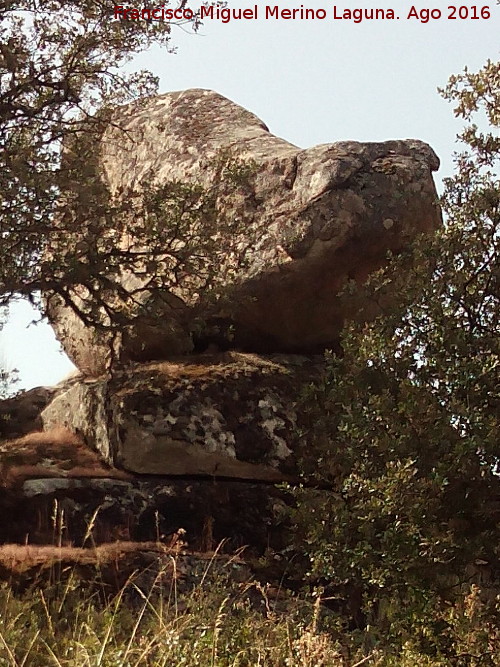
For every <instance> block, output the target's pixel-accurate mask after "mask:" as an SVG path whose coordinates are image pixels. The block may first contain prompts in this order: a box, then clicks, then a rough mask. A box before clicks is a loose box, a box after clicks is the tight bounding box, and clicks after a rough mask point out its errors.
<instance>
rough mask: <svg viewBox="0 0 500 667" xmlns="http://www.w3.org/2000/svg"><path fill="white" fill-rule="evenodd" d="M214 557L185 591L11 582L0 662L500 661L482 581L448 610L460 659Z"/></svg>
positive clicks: (320, 665) (2, 593)
mask: <svg viewBox="0 0 500 667" xmlns="http://www.w3.org/2000/svg"><path fill="white" fill-rule="evenodd" d="M212 565H213V563H211V562H209V564H208V565H206V566H205V567H206V571H205V572H204V574H203V576H202V577H201V580H199V581H198V583H197V584H196V585H195V586H194V587H192V588H191V590H187V589H184V590H183V591H181V590H180V589H178V585H177V583H176V580H175V579H174V580H172V578H171V577H170V579H169V582H168V584H166V585H165V583H164V580H163V578H162V572H159V573H158V574H157V576H156V577H155V578H154V581H153V583H152V584H151V585H150V586H149V588H148V590H145V589H144V586H143V585H142V584H140V583H138V582H140V581H142V580H141V579H140V573H137V576H136V575H133V576H132V577H130V578H129V580H128V581H127V583H126V584H125V585H124V586H123V587H122V588H121V589H120V590H119V591H118V592H117V593H115V594H113V595H111V596H110V595H109V594H108V592H107V591H104V590H101V589H100V588H99V582H93V585H91V586H89V585H88V583H89V582H85V583H84V582H82V581H81V580H80V579H79V578H78V577H77V576H76V572H75V571H71V570H70V571H69V572H68V571H63V572H61V571H59V572H58V578H56V577H53V578H51V581H50V583H49V584H47V585H45V587H43V588H41V587H40V586H39V582H38V584H37V585H36V586H35V585H33V586H32V587H31V588H28V589H27V590H25V591H24V592H22V593H20V592H19V591H17V592H13V589H12V588H11V587H10V586H9V585H8V584H7V583H4V584H3V585H2V586H1V587H0V667H48V666H50V665H54V666H56V667H140V666H148V667H167V666H168V667H174V666H179V667H205V666H206V667H253V666H255V667H259V666H262V667H264V666H265V667H328V666H331V667H360V666H361V665H370V666H375V667H414V666H415V665H419V666H420V665H421V666H422V667H446V666H447V665H457V666H462V665H464V666H465V665H470V666H471V667H472V666H476V665H477V666H479V665H500V654H499V652H498V648H497V647H498V646H499V645H500V636H499V635H498V633H496V631H495V630H494V629H492V628H488V621H487V619H486V618H485V617H484V615H482V612H483V608H482V605H481V602H480V599H479V595H478V591H477V590H476V589H472V590H471V593H470V595H469V596H468V597H467V598H466V599H465V604H464V605H462V606H460V605H456V606H455V607H453V608H452V609H450V610H449V613H447V615H446V618H445V616H442V617H441V623H442V626H443V627H446V628H447V632H448V635H449V638H450V641H451V642H454V645H455V650H454V651H453V652H452V653H453V655H454V658H453V659H451V658H450V656H451V654H450V653H449V654H448V657H446V656H445V655H443V654H440V653H439V651H436V650H434V651H430V652H429V651H426V652H424V651H422V642H421V638H420V640H419V641H416V640H415V641H412V640H411V638H409V641H408V642H407V643H406V644H405V645H404V646H403V647H402V649H399V650H398V651H397V652H394V651H392V650H391V647H390V646H387V645H385V646H384V645H383V642H382V643H380V642H379V644H378V645H374V644H373V643H372V644H371V645H370V641H369V638H370V629H369V628H366V629H364V630H363V632H361V631H359V630H358V631H354V632H353V631H349V630H348V628H347V627H346V625H345V622H344V621H343V620H342V619H341V618H340V617H338V616H336V615H335V614H333V613H332V612H329V611H328V609H327V608H326V606H325V605H324V604H323V600H322V599H321V596H320V595H316V596H315V597H313V596H309V599H304V597H300V596H293V595H291V594H285V595H283V596H279V595H278V596H277V595H276V589H273V588H272V587H270V586H267V585H262V584H260V583H258V582H244V583H238V581H237V580H235V579H234V578H232V576H231V573H230V571H229V570H228V571H227V572H226V573H225V572H224V571H222V572H221V571H220V570H216V568H214V569H213V571H211V568H212ZM430 620H432V621H433V622H434V621H435V619H430ZM424 625H425V624H424ZM429 627H430V624H429ZM426 631H427V630H426V629H425V628H423V632H424V634H425V632H426ZM430 639H432V638H430Z"/></svg>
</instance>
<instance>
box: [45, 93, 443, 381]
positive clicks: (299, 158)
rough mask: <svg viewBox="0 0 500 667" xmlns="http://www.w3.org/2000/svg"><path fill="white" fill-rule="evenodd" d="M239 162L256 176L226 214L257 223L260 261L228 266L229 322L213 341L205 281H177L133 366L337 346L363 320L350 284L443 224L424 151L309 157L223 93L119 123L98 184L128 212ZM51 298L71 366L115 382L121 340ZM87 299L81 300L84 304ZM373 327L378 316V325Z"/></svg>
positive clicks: (137, 335)
mask: <svg viewBox="0 0 500 667" xmlns="http://www.w3.org/2000/svg"><path fill="white" fill-rule="evenodd" d="M228 150H230V152H231V154H232V155H233V156H235V157H236V158H237V159H238V160H239V161H242V162H244V163H247V164H249V165H252V169H251V170H250V173H249V175H248V177H247V183H246V185H245V188H244V190H242V191H239V192H236V193H235V194H234V196H233V197H229V198H227V197H226V198H225V199H224V201H223V207H224V210H223V213H224V219H226V220H227V219H230V218H231V216H233V218H234V216H237V217H238V218H239V219H241V220H244V222H245V229H246V231H245V232H242V233H241V238H238V243H239V244H240V245H241V247H245V248H246V249H247V250H246V255H245V257H246V260H245V263H244V266H242V267H241V268H240V269H239V270H238V271H231V270H227V269H228V267H229V268H231V267H230V263H231V262H232V261H234V257H227V258H226V259H225V260H224V259H223V260H222V261H221V264H220V269H221V272H224V271H225V270H227V276H228V277H227V279H226V283H227V284H225V285H224V287H225V297H226V298H225V299H224V305H223V307H221V308H220V309H219V310H218V309H217V307H215V306H212V310H210V311H209V313H208V315H207V316H206V318H205V325H204V328H202V330H201V331H200V330H199V327H200V317H199V315H200V313H199V309H198V308H195V307H194V306H195V302H196V305H198V306H199V290H198V287H199V286H197V285H196V284H195V282H193V276H189V275H188V276H184V277H183V276H180V277H179V276H177V277H176V284H175V286H172V288H171V289H170V290H169V291H168V290H167V291H166V292H165V293H164V294H160V296H158V294H156V295H155V296H154V297H153V295H152V294H150V293H148V292H147V290H146V291H145V292H144V291H143V292H142V293H141V299H142V306H141V307H142V311H143V313H144V317H143V319H142V320H141V316H139V317H138V318H136V319H135V321H134V324H133V326H129V327H124V328H123V329H122V332H121V341H120V349H119V355H120V356H121V358H122V359H123V360H136V361H146V360H152V359H159V358H166V357H168V356H169V355H172V354H184V353H186V352H190V351H191V350H192V349H193V347H195V349H203V345H206V344H208V343H210V342H213V340H212V339H213V337H214V336H215V338H218V337H219V338H220V339H222V345H226V349H227V347H230V348H233V349H240V350H243V351H251V352H275V351H278V352H294V353H311V352H317V351H320V350H322V349H324V348H332V347H335V346H336V345H337V342H338V338H339V332H340V330H341V327H342V322H343V321H344V319H345V317H346V316H350V315H352V311H353V305H352V303H351V302H350V300H349V299H348V298H347V299H346V298H344V297H340V296H339V292H340V291H341V290H342V288H343V287H344V286H345V284H346V282H347V281H349V280H352V281H357V282H362V281H363V280H364V279H365V278H366V277H367V275H368V274H369V273H370V272H371V271H373V270H374V269H376V268H378V267H379V266H380V265H381V264H382V263H383V262H384V260H385V257H386V254H387V252H388V251H389V250H391V251H396V252H397V251H398V250H400V249H402V248H404V247H405V246H406V245H407V244H408V242H409V241H410V240H411V239H412V238H414V237H415V236H416V235H417V234H418V233H419V232H425V231H430V230H433V229H435V228H436V227H437V226H438V225H439V224H440V222H441V215H440V210H439V207H438V205H437V197H436V190H435V186H434V182H433V179H432V173H431V172H432V171H434V170H436V169H437V168H438V165H439V162H438V159H437V157H436V155H435V154H434V152H433V151H432V149H431V148H430V147H429V146H428V145H426V144H424V143H422V142H421V141H417V140H405V141H386V142H383V143H358V142H355V141H344V142H339V143H334V144H325V145H320V146H316V147H314V148H308V149H305V150H303V149H300V148H298V147H297V146H294V145H292V144H290V143H288V142H287V141H285V140H283V139H280V138H278V137H276V136H274V135H273V134H271V133H270V132H269V130H268V128H267V127H266V126H265V124H264V123H263V122H262V121H261V120H259V119H258V118H257V117H256V116H254V115H253V114H252V113H250V112H249V111H246V110H245V109H243V108H241V107H240V106H238V105H237V104H234V103H233V102H231V101H230V100H228V99H226V98H224V97H222V96H221V95H218V94H217V93H215V92H212V91H209V90H200V89H194V90H187V91H184V92H176V93H168V94H166V95H161V96H158V97H155V98H152V99H150V100H148V101H146V102H145V103H144V102H143V103H141V104H133V105H129V106H125V107H122V108H119V109H118V110H116V112H115V113H114V116H113V118H112V122H111V123H110V125H109V127H108V129H107V130H106V131H105V132H104V135H103V138H102V142H101V146H100V152H99V151H98V152H97V155H98V167H97V174H98V175H99V176H96V177H99V178H102V179H103V181H104V182H105V184H106V186H107V188H108V189H109V192H110V193H111V195H112V197H114V198H115V201H118V200H120V197H121V198H124V197H130V196H131V193H132V192H135V193H140V192H141V191H142V190H143V189H144V185H145V184H148V185H153V186H161V185H165V184H167V183H170V182H174V181H182V182H186V183H191V184H199V185H201V186H204V187H209V186H210V185H211V184H213V181H214V179H217V178H220V174H219V172H218V171H217V168H216V167H215V166H214V165H215V164H217V156H220V154H221V152H224V151H228ZM222 233H223V230H222ZM71 240H72V239H71V238H70V239H69V241H71ZM169 240H170V239H169V238H166V239H165V247H167V245H168V242H169ZM73 241H76V239H73ZM122 241H123V243H130V239H126V240H124V239H122ZM64 243H65V244H67V243H68V238H64ZM75 245H77V244H76V243H75ZM55 250H56V251H57V249H55ZM142 268H144V267H142ZM224 275H225V274H224ZM147 280H148V278H147V276H146V277H144V276H142V277H139V276H133V275H131V272H130V270H129V269H127V270H124V271H123V276H122V280H121V286H122V287H124V288H125V290H128V291H131V290H137V289H138V288H144V286H145V285H146V284H147ZM47 297H48V314H49V317H50V319H51V321H52V323H53V326H54V328H55V330H56V333H57V335H58V337H59V338H60V340H61V342H62V344H63V347H64V348H65V350H66V352H67V353H68V355H69V356H70V358H71V359H72V360H73V361H74V363H75V364H76V365H77V366H78V367H79V368H80V369H81V370H83V371H84V372H85V373H86V374H88V375H96V374H97V375H98V374H100V373H102V372H103V371H104V369H105V368H106V367H107V364H108V360H109V357H110V354H111V353H112V352H111V350H112V349H113V354H116V349H115V348H113V345H112V342H113V341H112V339H111V336H107V335H106V334H103V332H102V331H100V332H98V331H97V330H96V329H94V328H92V327H88V326H85V325H84V324H83V323H82V321H81V319H80V318H79V317H78V315H77V314H76V313H75V311H74V310H73V309H71V308H69V307H68V305H66V304H65V303H64V302H63V301H62V300H61V298H59V297H57V296H54V295H52V296H51V295H50V294H48V295H47ZM87 297H88V294H87V293H86V292H85V290H83V289H81V288H78V287H75V290H74V292H73V298H74V299H76V300H78V299H82V302H84V301H85V299H86V298H87ZM195 297H196V298H195ZM109 298H110V299H112V298H116V294H113V295H111V296H110V297H109ZM148 300H149V302H148ZM373 314H374V310H373V304H370V305H369V306H367V307H366V309H365V316H366V317H371V316H373ZM139 315H140V312H139ZM229 332H230V333H229ZM216 342H217V343H221V341H220V340H217V341H216Z"/></svg>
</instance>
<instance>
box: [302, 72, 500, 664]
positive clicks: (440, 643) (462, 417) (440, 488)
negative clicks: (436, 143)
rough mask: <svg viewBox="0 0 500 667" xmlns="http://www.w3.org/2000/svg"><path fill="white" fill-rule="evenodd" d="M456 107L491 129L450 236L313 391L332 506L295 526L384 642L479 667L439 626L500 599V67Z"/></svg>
mask: <svg viewBox="0 0 500 667" xmlns="http://www.w3.org/2000/svg"><path fill="white" fill-rule="evenodd" d="M443 94H444V96H445V97H446V99H448V100H451V101H454V102H455V104H456V108H455V113H456V114H457V115H459V116H462V117H463V118H464V119H465V120H467V121H471V120H472V119H473V118H474V117H475V115H476V114H477V113H478V112H484V114H485V116H486V118H487V120H488V128H487V129H486V130H480V129H479V127H478V126H476V125H475V124H473V123H472V122H470V123H469V125H468V126H467V127H466V129H465V130H464V132H463V134H462V135H461V139H462V141H463V142H464V143H465V150H464V152H463V153H462V154H460V155H458V156H457V158H456V161H457V173H456V175H455V176H454V177H453V178H450V179H448V180H447V181H446V183H445V188H446V189H445V193H444V196H443V199H442V206H443V210H444V211H445V213H446V224H445V227H444V228H443V229H442V230H441V231H440V232H439V233H438V234H437V235H436V236H435V237H434V238H428V237H426V238H422V239H420V240H419V241H418V242H417V243H416V244H415V246H414V247H413V248H412V249H411V251H409V252H408V253H405V254H404V255H401V256H399V257H396V258H392V261H391V262H390V265H389V267H388V268H387V269H385V270H383V271H381V272H379V273H378V274H377V275H376V276H374V277H373V278H372V279H371V280H370V282H369V283H368V285H366V286H365V287H364V288H363V290H364V292H365V295H364V296H365V298H371V299H374V300H376V301H377V302H378V303H379V304H382V307H383V309H384V314H383V316H381V317H379V318H378V319H377V320H376V321H374V322H372V323H370V324H366V325H360V324H351V325H350V326H348V327H347V329H346V332H345V335H344V338H343V355H342V357H335V356H331V357H330V359H329V363H328V373H327V375H326V376H325V379H324V384H323V385H322V386H316V387H312V388H311V389H310V395H309V396H308V397H307V398H306V403H307V405H308V406H309V407H308V409H309V414H310V428H309V430H308V432H307V433H305V434H304V437H305V438H306V441H307V443H308V450H309V451H310V455H309V457H305V458H304V461H303V470H304V474H305V476H306V477H307V478H308V479H309V481H310V482H312V483H315V484H319V485H321V486H322V487H328V486H330V487H332V488H333V489H334V491H335V493H328V492H321V491H316V492H311V491H307V490H302V491H301V492H300V493H299V504H300V505H301V507H300V508H299V511H298V514H297V517H296V521H297V531H298V538H299V540H304V543H305V552H306V554H307V556H308V558H309V563H310V570H309V572H310V575H311V577H312V578H313V580H316V581H318V580H320V581H321V582H322V583H323V584H324V585H326V586H328V589H329V591H331V593H332V595H333V596H334V597H338V598H339V600H340V603H339V604H340V606H341V607H342V606H343V608H344V610H346V611H348V612H349V613H350V614H351V617H352V618H353V619H354V620H353V622H354V623H357V624H358V625H359V626H361V627H367V626H369V627H371V634H372V637H373V636H378V641H388V640H389V641H391V642H393V645H394V647H397V646H399V647H403V646H408V641H409V640H410V639H411V638H413V639H412V641H413V647H414V648H413V649H412V650H414V649H415V650H417V651H420V650H423V648H424V649H425V647H427V649H428V651H429V655H430V656H434V657H436V656H437V655H439V654H440V652H441V653H442V656H443V659H444V660H448V661H452V662H446V663H443V664H464V665H465V664H485V665H490V664H498V654H495V656H496V657H494V656H493V653H494V652H493V651H492V650H491V649H490V648H488V647H487V642H486V645H485V646H483V649H482V650H484V651H485V655H484V656H483V658H481V660H482V662H481V661H480V660H479V658H477V657H476V658H474V659H473V657H470V659H469V661H467V660H466V659H465V658H464V659H463V660H462V662H460V660H459V657H458V653H460V650H459V648H457V646H458V645H457V644H453V645H449V642H448V644H447V640H446V638H445V637H441V636H440V631H439V627H441V626H442V625H443V623H445V626H443V627H448V626H449V623H450V620H449V619H448V620H446V621H445V620H443V619H444V617H445V616H446V614H445V612H446V609H448V606H447V605H451V604H452V603H454V602H456V604H458V605H459V606H460V605H461V604H465V603H464V602H463V600H464V599H465V598H464V595H465V594H466V592H467V590H468V585H469V584H470V581H477V580H479V579H480V578H481V576H480V572H481V568H483V569H484V570H485V571H487V573H488V577H489V584H488V585H489V587H490V588H491V589H492V590H493V591H495V590H496V591H498V585H499V584H500V570H499V569H498V559H499V547H498V545H499V544H500V524H499V519H500V510H499V501H500V476H499V474H498V460H499V455H500V437H499V436H500V410H499V407H500V400H499V395H500V391H499V390H500V373H499V369H500V263H499V255H500V181H499V165H500V142H499V140H498V128H499V126H500V64H499V63H488V64H487V65H486V66H485V67H484V68H483V69H482V70H480V72H478V73H477V74H470V73H469V72H467V71H466V72H465V73H464V74H463V75H461V76H458V77H452V78H451V79H450V82H449V85H448V87H447V88H446V90H445V91H444V92H443ZM318 460H319V464H320V465H319V466H318V465H317V462H318ZM318 468H319V471H318ZM311 516H312V517H313V518H314V520H313V521H311ZM457 601H458V602H457ZM432 618H437V619H438V620H437V621H436V623H435V627H434V629H432V627H430V626H429V619H432ZM426 619H427V621H426ZM497 620H498V619H497V616H495V615H492V616H491V618H490V621H491V623H493V625H494V626H495V629H494V630H492V632H493V634H494V633H495V632H496V633H498V625H495V624H496V623H497ZM424 630H425V631H424ZM429 636H430V639H428V638H429ZM469 648H470V647H469ZM424 652H425V651H424ZM468 652H470V653H471V655H472V654H474V655H475V651H474V650H473V649H472V648H470V650H468ZM495 660H496V661H497V662H495ZM395 664H399V663H395ZM419 664H421V663H419ZM424 664H425V663H424Z"/></svg>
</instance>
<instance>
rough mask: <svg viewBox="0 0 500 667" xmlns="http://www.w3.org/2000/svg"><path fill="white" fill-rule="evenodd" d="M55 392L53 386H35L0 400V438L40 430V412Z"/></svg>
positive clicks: (13, 436)
mask: <svg viewBox="0 0 500 667" xmlns="http://www.w3.org/2000/svg"><path fill="white" fill-rule="evenodd" d="M56 393H57V390H56V388H55V387H36V388H35V389H30V390H29V391H23V392H21V393H19V394H17V395H16V396H13V397H12V398H6V399H4V400H1V401H0V440H4V439H7V438H17V437H19V436H21V435H25V434H26V433H30V432H31V431H37V430H41V428H42V420H41V418H40V413H41V412H42V410H43V409H44V408H45V407H46V406H47V405H48V404H49V403H50V401H51V400H52V398H53V397H54V396H55V394H56Z"/></svg>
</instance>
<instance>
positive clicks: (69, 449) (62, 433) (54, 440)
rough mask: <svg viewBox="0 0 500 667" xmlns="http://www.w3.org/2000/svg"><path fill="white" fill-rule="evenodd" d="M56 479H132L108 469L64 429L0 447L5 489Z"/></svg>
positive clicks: (125, 474) (95, 455)
mask: <svg viewBox="0 0 500 667" xmlns="http://www.w3.org/2000/svg"><path fill="white" fill-rule="evenodd" d="M57 477H69V478H81V477H83V478H88V477H100V478H104V477H105V478H113V479H121V480H129V479H131V476H130V475H128V474H127V473H125V472H123V471H120V470H117V469H115V468H111V467H110V466H108V465H107V464H106V463H105V462H104V461H102V459H101V458H100V457H99V455H98V454H97V453H96V452H94V451H93V450H91V449H90V448H89V447H88V446H87V445H86V444H85V443H84V441H83V440H82V439H81V438H79V437H78V436H77V435H75V434H74V433H72V432H71V431H69V430H68V429H67V428H64V427H57V428H53V429H51V430H49V431H36V432H33V433H29V434H27V435H25V436H23V437H21V438H16V439H15V440H8V441H5V442H2V444H1V445H0V479H1V480H2V486H3V487H5V488H13V487H16V486H19V485H20V484H22V483H23V482H24V481H25V480H27V479H34V478H57Z"/></svg>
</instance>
